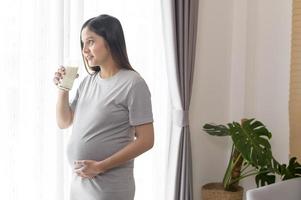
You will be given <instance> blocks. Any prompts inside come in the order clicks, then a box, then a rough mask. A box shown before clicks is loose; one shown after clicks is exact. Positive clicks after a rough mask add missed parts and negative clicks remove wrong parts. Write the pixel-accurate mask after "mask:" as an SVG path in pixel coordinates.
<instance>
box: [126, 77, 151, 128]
mask: <svg viewBox="0 0 301 200" xmlns="http://www.w3.org/2000/svg"><path fill="white" fill-rule="evenodd" d="M128 109H129V121H130V125H131V126H137V125H141V124H146V123H151V122H153V114H152V104H151V94H150V91H149V88H148V86H147V84H146V83H145V81H144V80H143V79H141V80H139V81H138V82H137V83H135V85H133V87H132V88H131V90H130V92H129V96H128Z"/></svg>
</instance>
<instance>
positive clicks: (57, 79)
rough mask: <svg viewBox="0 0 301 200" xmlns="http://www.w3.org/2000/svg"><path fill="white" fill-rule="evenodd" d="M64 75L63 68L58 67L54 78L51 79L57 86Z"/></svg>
mask: <svg viewBox="0 0 301 200" xmlns="http://www.w3.org/2000/svg"><path fill="white" fill-rule="evenodd" d="M65 74H66V72H65V67H64V66H60V67H59V68H58V70H57V71H56V72H55V73H54V78H53V83H54V84H55V85H56V86H58V84H59V83H60V82H61V80H62V79H63V76H64V75H65Z"/></svg>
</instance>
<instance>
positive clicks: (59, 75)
mask: <svg viewBox="0 0 301 200" xmlns="http://www.w3.org/2000/svg"><path fill="white" fill-rule="evenodd" d="M54 76H55V77H57V78H63V75H62V74H61V73H60V72H55V73H54Z"/></svg>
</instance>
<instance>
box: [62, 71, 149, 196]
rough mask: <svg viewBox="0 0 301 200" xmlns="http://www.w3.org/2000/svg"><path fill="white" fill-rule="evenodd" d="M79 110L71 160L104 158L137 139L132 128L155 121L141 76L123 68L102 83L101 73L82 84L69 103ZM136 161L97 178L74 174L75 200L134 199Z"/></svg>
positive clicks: (72, 140)
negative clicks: (134, 166)
mask: <svg viewBox="0 0 301 200" xmlns="http://www.w3.org/2000/svg"><path fill="white" fill-rule="evenodd" d="M70 106H71V109H72V110H73V111H74V120H73V128H72V135H71V137H70V141H69V144H68V147H67V157H68V161H69V163H70V165H71V167H72V168H73V166H74V165H73V162H74V161H75V160H96V161H100V160H103V159H105V158H107V157H109V156H111V155H112V154H114V153H116V152H117V151H119V150H121V149H122V148H124V147H125V146H126V145H128V144H129V143H130V142H132V141H133V139H134V129H133V126H137V125H141V124H145V123H150V122H153V116H152V108H151V97H150V92H149V89H148V87H147V85H146V83H145V81H144V80H143V78H141V76H140V75H139V74H138V73H136V72H134V71H131V70H125V69H121V70H119V71H118V72H117V73H116V74H115V75H114V76H112V77H110V78H107V79H102V78H101V77H100V76H99V74H98V73H96V74H94V75H88V76H87V77H85V78H84V80H83V81H82V82H81V83H80V85H79V88H78V89H77V92H76V95H75V97H74V99H73V100H72V101H71V103H70ZM133 165H134V161H133V160H130V161H128V162H126V163H124V164H122V165H121V166H118V167H115V168H113V169H110V170H108V171H106V172H105V173H103V174H99V175H97V176H96V177H95V178H93V179H87V178H82V177H80V176H78V175H76V174H75V173H73V175H72V182H71V191H70V200H133V199H134V194H135V182H134V177H133Z"/></svg>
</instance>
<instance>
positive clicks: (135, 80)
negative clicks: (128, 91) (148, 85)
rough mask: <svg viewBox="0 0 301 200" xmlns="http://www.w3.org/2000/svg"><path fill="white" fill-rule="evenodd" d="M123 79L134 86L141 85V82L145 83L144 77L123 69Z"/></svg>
mask: <svg viewBox="0 0 301 200" xmlns="http://www.w3.org/2000/svg"><path fill="white" fill-rule="evenodd" d="M122 71H123V73H122V74H123V75H122V78H123V79H124V81H126V82H128V83H129V84H131V85H132V86H134V85H136V84H139V83H141V82H145V81H144V79H143V77H142V76H141V75H140V74H139V73H138V72H136V71H134V70H128V69H123V70H122Z"/></svg>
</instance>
